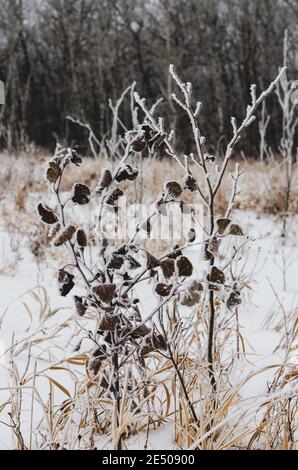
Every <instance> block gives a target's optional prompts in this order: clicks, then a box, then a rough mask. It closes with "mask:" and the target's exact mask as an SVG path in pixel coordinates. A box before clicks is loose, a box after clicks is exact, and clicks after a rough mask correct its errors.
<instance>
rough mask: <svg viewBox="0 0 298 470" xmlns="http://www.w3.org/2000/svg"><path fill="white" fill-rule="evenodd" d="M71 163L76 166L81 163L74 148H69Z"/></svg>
mask: <svg viewBox="0 0 298 470" xmlns="http://www.w3.org/2000/svg"><path fill="white" fill-rule="evenodd" d="M70 161H71V163H73V164H74V165H76V166H80V165H82V159H81V157H80V156H79V154H78V152H77V151H76V150H73V149H71V157H70Z"/></svg>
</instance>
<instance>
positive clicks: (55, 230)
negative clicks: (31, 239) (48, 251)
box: [48, 223, 61, 241]
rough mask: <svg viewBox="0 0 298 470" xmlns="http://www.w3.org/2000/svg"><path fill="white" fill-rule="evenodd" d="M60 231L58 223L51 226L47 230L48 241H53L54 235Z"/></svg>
mask: <svg viewBox="0 0 298 470" xmlns="http://www.w3.org/2000/svg"><path fill="white" fill-rule="evenodd" d="M60 229H61V225H60V224H59V223H57V224H56V225H53V226H52V227H51V228H50V230H49V233H48V239H49V240H50V241H52V240H54V238H55V237H56V235H57V234H58V233H59V231H60Z"/></svg>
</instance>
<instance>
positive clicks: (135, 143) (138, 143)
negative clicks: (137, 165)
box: [131, 137, 147, 152]
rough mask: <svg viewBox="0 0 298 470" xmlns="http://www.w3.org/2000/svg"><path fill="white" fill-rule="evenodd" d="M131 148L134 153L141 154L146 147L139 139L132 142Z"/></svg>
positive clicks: (142, 140)
mask: <svg viewBox="0 0 298 470" xmlns="http://www.w3.org/2000/svg"><path fill="white" fill-rule="evenodd" d="M131 147H132V149H133V150H134V151H135V152H142V151H143V150H145V148H146V147H147V142H146V140H145V139H142V138H141V137H140V138H139V139H135V140H134V141H133V142H132V144H131Z"/></svg>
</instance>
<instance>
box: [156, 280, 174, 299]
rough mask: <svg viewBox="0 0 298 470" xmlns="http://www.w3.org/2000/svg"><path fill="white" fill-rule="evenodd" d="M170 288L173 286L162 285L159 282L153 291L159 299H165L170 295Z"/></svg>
mask: <svg viewBox="0 0 298 470" xmlns="http://www.w3.org/2000/svg"><path fill="white" fill-rule="evenodd" d="M172 287H173V286H171V285H167V284H163V283H161V282H160V283H158V284H157V285H156V287H155V291H156V293H157V294H158V295H160V296H161V297H167V296H168V295H170V292H171V290H172Z"/></svg>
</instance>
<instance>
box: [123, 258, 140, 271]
mask: <svg viewBox="0 0 298 470" xmlns="http://www.w3.org/2000/svg"><path fill="white" fill-rule="evenodd" d="M126 259H127V261H128V263H129V269H138V268H140V267H141V266H142V265H141V264H140V263H139V262H138V261H137V260H136V259H135V258H134V257H133V256H131V255H128V256H127V258H126Z"/></svg>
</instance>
